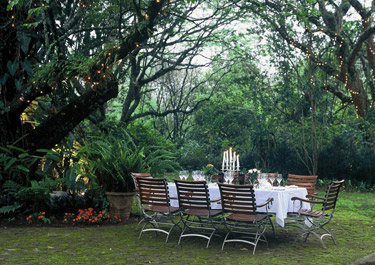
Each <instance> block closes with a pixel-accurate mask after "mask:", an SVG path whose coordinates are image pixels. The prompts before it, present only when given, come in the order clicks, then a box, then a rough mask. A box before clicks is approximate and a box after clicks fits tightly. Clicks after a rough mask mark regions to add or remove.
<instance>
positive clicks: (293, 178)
mask: <svg viewBox="0 0 375 265" xmlns="http://www.w3.org/2000/svg"><path fill="white" fill-rule="evenodd" d="M317 178H318V176H303V175H294V174H288V178H287V179H286V185H287V186H290V185H295V186H298V187H300V188H306V190H307V194H308V195H316V194H315V184H316V180H317Z"/></svg>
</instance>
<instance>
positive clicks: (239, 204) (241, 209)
mask: <svg viewBox="0 0 375 265" xmlns="http://www.w3.org/2000/svg"><path fill="white" fill-rule="evenodd" d="M219 188H220V194H221V204H222V209H223V211H224V212H227V213H228V212H229V213H235V214H251V215H255V214H256V202H255V193H254V189H253V185H231V184H219Z"/></svg>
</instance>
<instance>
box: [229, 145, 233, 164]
mask: <svg viewBox="0 0 375 265" xmlns="http://www.w3.org/2000/svg"><path fill="white" fill-rule="evenodd" d="M232 159H233V157H232V147H230V148H229V168H228V169H229V170H231V169H232V168H231V167H232Z"/></svg>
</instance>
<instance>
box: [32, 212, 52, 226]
mask: <svg viewBox="0 0 375 265" xmlns="http://www.w3.org/2000/svg"><path fill="white" fill-rule="evenodd" d="M51 219H52V220H53V219H54V218H52V217H51V218H48V217H46V213H45V212H39V213H33V214H31V215H29V216H27V217H26V221H27V222H28V223H29V224H36V223H42V224H51V221H52V220H51Z"/></svg>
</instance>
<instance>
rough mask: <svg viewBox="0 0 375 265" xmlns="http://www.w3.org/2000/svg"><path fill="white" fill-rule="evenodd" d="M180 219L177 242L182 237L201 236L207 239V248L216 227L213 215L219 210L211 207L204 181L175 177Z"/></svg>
mask: <svg viewBox="0 0 375 265" xmlns="http://www.w3.org/2000/svg"><path fill="white" fill-rule="evenodd" d="M174 182H175V183H176V189H177V196H178V204H179V208H180V213H181V219H182V222H183V224H184V226H183V228H182V232H181V235H180V238H179V240H178V244H180V243H181V239H182V238H184V237H201V238H205V239H207V240H208V242H207V246H206V247H207V248H208V246H209V244H210V241H211V238H212V236H213V235H214V233H215V231H216V228H215V226H214V222H215V219H214V218H215V217H217V216H218V215H220V214H221V210H212V209H211V202H212V201H211V200H210V195H209V192H208V187H207V183H206V181H188V180H177V179H175V180H174Z"/></svg>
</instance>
